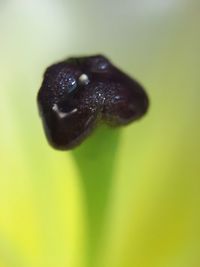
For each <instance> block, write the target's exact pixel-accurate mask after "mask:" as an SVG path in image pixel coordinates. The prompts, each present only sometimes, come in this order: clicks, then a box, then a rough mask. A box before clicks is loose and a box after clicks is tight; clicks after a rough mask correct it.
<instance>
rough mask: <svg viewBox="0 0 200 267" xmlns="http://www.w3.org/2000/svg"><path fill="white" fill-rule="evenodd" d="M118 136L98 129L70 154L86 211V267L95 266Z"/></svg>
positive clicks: (107, 130) (114, 130) (115, 132)
mask: <svg viewBox="0 0 200 267" xmlns="http://www.w3.org/2000/svg"><path fill="white" fill-rule="evenodd" d="M119 133H120V131H119V130H118V129H110V128H107V127H105V126H101V127H100V128H99V129H97V130H96V132H95V133H94V134H93V135H92V136H91V137H89V138H88V140H87V141H86V142H85V143H84V144H82V145H81V146H80V147H79V148H77V149H76V150H75V151H74V152H73V155H74V158H75V160H76V163H77V165H78V169H79V171H80V175H81V178H82V181H83V187H84V190H85V194H86V201H87V203H86V204H87V207H88V226H89V233H88V234H89V248H88V261H89V262H88V266H95V258H96V256H97V252H98V248H99V246H100V243H101V238H102V232H103V228H104V223H105V217H106V210H107V206H108V203H109V191H110V188H111V184H112V177H113V170H114V163H115V155H116V152H117V148H118V143H119Z"/></svg>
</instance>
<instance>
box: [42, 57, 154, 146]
mask: <svg viewBox="0 0 200 267" xmlns="http://www.w3.org/2000/svg"><path fill="white" fill-rule="evenodd" d="M37 100H38V106H39V111H40V115H41V118H42V121H43V125H44V129H45V133H46V136H47V139H48V141H49V143H50V144H51V145H52V146H53V147H54V148H56V149H61V150H68V149H72V148H74V147H76V146H78V145H79V144H80V143H82V142H83V141H84V140H85V138H87V137H88V136H89V135H90V134H91V133H92V132H93V131H94V129H95V127H97V126H98V124H99V123H100V122H103V123H106V124H108V125H109V126H122V125H126V124H129V123H131V122H133V121H135V120H137V119H139V118H140V117H142V116H143V115H144V114H145V113H146V111H147V109H148V105H149V101H148V97H147V94H146V93H145V91H144V89H143V88H142V86H141V85H140V84H139V83H137V82H136V81H135V80H133V79H132V78H130V77H129V76H128V75H126V74H125V73H123V72H122V71H120V70H119V69H118V68H117V67H115V66H114V65H113V64H112V63H111V62H110V61H109V60H108V59H107V58H106V57H104V56H102V55H95V56H88V57H79V58H69V59H67V60H65V61H63V62H60V63H57V64H54V65H52V66H50V67H49V68H47V70H46V72H45V74H44V80H43V82H42V85H41V88H40V90H39V93H38V97H37Z"/></svg>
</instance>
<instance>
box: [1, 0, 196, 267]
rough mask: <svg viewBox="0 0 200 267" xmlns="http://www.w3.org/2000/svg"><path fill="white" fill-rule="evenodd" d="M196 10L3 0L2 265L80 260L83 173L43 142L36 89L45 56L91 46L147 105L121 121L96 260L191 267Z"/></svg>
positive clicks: (73, 264) (129, 1) (131, 3)
mask: <svg viewBox="0 0 200 267" xmlns="http://www.w3.org/2000/svg"><path fill="white" fill-rule="evenodd" d="M199 11H200V4H199V1H198V0H196V1H195V0H125V1H122V0H121V1H119V0H117V1H116V0H107V1H106V0H102V1H97V0H94V1H92V0H86V1H81V0H79V1H72V0H67V1H64V0H54V1H53V0H32V1H31V0H29V1H27V0H0V101H1V102H0V122H1V132H0V267H12V266H13V267H21V266H23V267H66V266H69V267H88V266H87V259H86V255H87V252H86V250H87V249H86V248H87V246H88V240H89V237H88V232H89V230H88V218H87V201H86V194H85V190H84V186H83V184H82V180H81V175H80V172H79V169H78V168H77V165H76V162H75V161H74V157H73V155H72V154H71V153H69V152H67V153H66V152H59V151H55V150H53V149H52V148H51V147H49V145H48V144H47V142H46V139H45V136H44V133H43V129H42V124H41V121H40V118H39V116H38V110H37V105H36V94H37V91H38V89H39V87H40V84H41V81H42V74H43V72H44V70H45V68H46V67H47V66H48V65H49V64H52V63H54V62H56V61H59V60H62V59H64V58H66V57H69V56H71V55H90V54H96V53H102V54H105V55H106V56H107V57H109V58H110V59H111V60H112V61H113V62H114V63H115V64H116V65H118V66H119V67H120V68H122V69H123V70H124V71H126V72H128V73H129V74H130V75H132V76H133V77H135V78H136V79H138V80H139V81H140V82H141V83H142V84H143V85H144V87H145V88H146V90H147V92H148V94H149V96H150V100H151V107H150V110H149V112H148V114H147V115H146V116H145V118H143V119H142V120H141V121H138V122H137V123H134V124H132V125H131V126H128V127H125V128H124V129H123V130H122V133H121V136H120V140H119V147H118V148H117V155H116V158H115V162H114V164H115V167H114V174H113V177H112V180H113V184H112V188H111V192H110V203H109V212H108V216H107V220H106V227H105V228H104V234H102V239H103V241H102V242H101V244H102V245H101V247H100V248H99V251H98V253H97V254H96V255H95V267H193V266H194V267H198V266H200V256H199V255H200V253H199V251H200V230H199V229H200V141H199V139H200V107H199V106H200V105H199V101H200V75H199V69H200V53H199V48H200V30H199V25H200V16H199ZM102 138H106V137H105V136H102ZM95 149H96V147H95ZM100 172H101V168H100V167H99V169H97V173H98V176H99V173H100ZM94 179H95V177H94ZM102 197H103V196H102Z"/></svg>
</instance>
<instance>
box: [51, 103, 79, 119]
mask: <svg viewBox="0 0 200 267" xmlns="http://www.w3.org/2000/svg"><path fill="white" fill-rule="evenodd" d="M52 110H53V111H55V112H56V114H57V115H58V117H59V118H61V119H64V118H66V117H67V116H70V115H72V114H74V113H76V112H77V111H78V109H77V108H74V109H72V110H71V111H69V112H67V113H66V112H62V111H60V110H59V108H58V105H57V104H54V105H53V107H52Z"/></svg>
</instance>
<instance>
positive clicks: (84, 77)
mask: <svg viewBox="0 0 200 267" xmlns="http://www.w3.org/2000/svg"><path fill="white" fill-rule="evenodd" d="M79 82H80V84H82V85H87V84H88V83H89V82H90V80H89V78H88V76H87V75H86V74H85V73H83V74H81V76H80V77H79Z"/></svg>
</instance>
